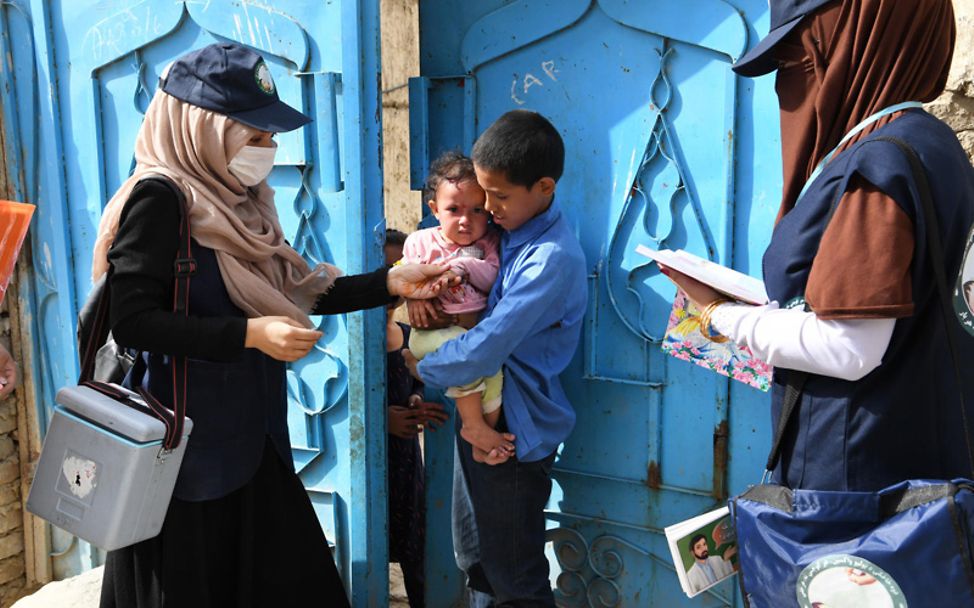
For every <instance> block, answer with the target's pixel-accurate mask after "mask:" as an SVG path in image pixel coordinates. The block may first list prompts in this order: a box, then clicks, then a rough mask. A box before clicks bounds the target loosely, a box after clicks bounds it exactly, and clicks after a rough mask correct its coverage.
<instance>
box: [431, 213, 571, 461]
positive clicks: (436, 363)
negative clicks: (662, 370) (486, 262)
mask: <svg viewBox="0 0 974 608" xmlns="http://www.w3.org/2000/svg"><path fill="white" fill-rule="evenodd" d="M586 291H587V287H586V279H585V255H584V254H583V253H582V248H581V247H580V246H579V244H578V239H576V238H575V235H574V234H573V233H572V230H571V227H570V226H569V224H568V221H567V220H566V219H565V217H564V216H563V215H562V213H561V211H560V210H559V209H558V208H557V207H556V206H555V205H554V204H552V205H551V207H549V208H548V210H547V211H545V212H543V213H541V214H540V215H538V216H536V217H534V218H532V219H531V220H529V221H527V222H525V223H524V225H522V226H521V227H519V228H517V229H516V230H514V231H511V232H505V233H504V235H503V237H502V239H501V267H500V273H499V274H498V278H497V281H496V282H495V283H494V287H493V289H492V290H491V292H490V297H489V298H488V300H487V308H486V309H485V311H484V316H483V318H482V319H481V320H480V322H479V323H478V324H477V325H476V326H475V327H474V328H473V329H471V330H470V331H468V332H467V333H465V334H463V335H462V336H460V337H458V338H456V339H454V340H451V341H449V342H447V343H445V344H443V345H442V346H440V348H438V349H437V350H436V351H435V352H433V353H430V354H429V355H427V356H426V357H425V358H424V359H423V360H422V361H421V362H420V364H419V374H420V375H421V376H422V377H423V381H424V382H426V383H428V384H431V385H434V386H440V387H445V386H458V385H462V384H468V383H470V382H473V381H474V380H476V379H477V378H483V377H487V376H492V375H493V374H496V373H497V371H498V370H499V369H501V367H502V366H503V368H504V393H503V407H504V417H505V419H506V421H507V427H508V430H509V431H510V432H511V433H513V434H514V435H515V438H516V439H515V442H514V445H515V448H516V450H517V457H518V458H519V459H520V460H522V461H525V462H530V461H535V460H541V459H542V458H545V457H546V456H548V455H549V454H551V453H552V452H554V451H555V449H557V448H558V445H559V444H560V443H561V442H563V441H564V440H565V439H566V438H567V437H568V435H569V433H571V431H572V427H574V426H575V411H574V410H573V409H572V406H571V404H570V403H569V402H568V398H567V397H566V396H565V391H564V390H563V389H562V387H561V382H560V381H559V380H558V374H560V373H561V372H562V371H563V370H564V369H565V368H566V367H567V366H568V363H569V361H571V358H572V356H573V355H574V353H575V348H576V347H577V346H578V338H579V334H580V333H581V327H582V317H583V316H584V314H585V306H586V302H587V295H586Z"/></svg>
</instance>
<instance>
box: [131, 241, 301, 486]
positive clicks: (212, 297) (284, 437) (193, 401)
mask: <svg viewBox="0 0 974 608" xmlns="http://www.w3.org/2000/svg"><path fill="white" fill-rule="evenodd" d="M193 258H195V260H196V267H197V269H196V274H194V275H193V277H192V279H191V280H190V287H189V314H191V315H193V316H196V317H228V316H230V317H243V316H245V315H244V313H243V311H241V310H240V309H239V308H237V306H236V305H235V304H234V303H233V302H232V301H231V300H230V296H229V294H227V290H226V287H225V286H224V284H223V277H222V275H221V274H220V268H219V266H218V265H217V260H216V255H215V254H214V253H213V250H212V249H208V248H206V247H202V246H201V245H200V244H199V243H197V242H196V241H195V240H194V241H193ZM143 386H145V387H146V388H147V389H148V390H149V392H150V393H152V394H153V395H154V396H155V397H156V398H157V399H159V400H160V401H161V402H162V403H164V404H166V405H169V406H171V404H172V368H171V367H170V365H169V357H167V356H164V355H159V354H151V355H149V357H148V372H147V374H146V376H145V378H144V379H143ZM186 390H187V404H186V414H187V416H189V417H190V418H192V420H193V433H192V435H191V436H190V438H189V444H188V445H187V446H186V455H185V456H184V458H183V464H182V468H181V469H180V470H179V477H178V479H177V480H176V489H175V490H174V491H173V495H174V496H175V497H176V498H179V499H181V500H191V501H201V500H212V499H215V498H220V497H222V496H226V495H227V494H229V493H230V492H232V491H234V490H236V489H238V488H240V487H242V486H244V485H245V484H246V483H247V482H248V481H250V479H251V478H252V477H253V476H254V474H255V473H256V471H257V467H258V466H259V465H260V462H261V457H262V456H263V453H264V445H265V443H266V440H267V439H266V438H267V437H268V436H269V437H270V439H271V441H272V442H273V443H274V447H275V448H277V451H278V453H279V454H280V456H281V460H282V461H283V462H284V463H285V466H288V467H290V468H292V470H293V467H294V465H293V461H292V460H291V448H290V445H291V444H290V439H289V437H288V429H287V417H286V408H287V392H286V391H287V385H286V383H285V364H284V363H283V362H281V361H277V360H275V359H272V358H271V357H268V356H267V355H265V354H263V353H262V352H260V351H258V350H257V349H254V348H248V349H245V350H244V351H243V353H242V354H241V355H240V357H239V358H238V359H237V360H235V361H231V362H228V363H223V362H216V361H204V360H201V359H189V365H188V374H187V388H186Z"/></svg>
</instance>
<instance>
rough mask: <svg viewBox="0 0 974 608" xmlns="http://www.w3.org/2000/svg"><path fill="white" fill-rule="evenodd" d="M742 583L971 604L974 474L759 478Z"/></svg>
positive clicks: (845, 602)
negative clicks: (820, 481)
mask: <svg viewBox="0 0 974 608" xmlns="http://www.w3.org/2000/svg"><path fill="white" fill-rule="evenodd" d="M880 139H883V140H885V141H889V142H891V143H893V144H896V145H897V146H899V148H900V149H901V150H902V151H903V153H904V154H905V155H906V157H907V158H908V159H909V161H910V165H911V168H912V171H913V174H914V178H915V179H916V183H917V187H918V190H919V194H920V198H921V199H922V200H921V202H922V204H923V209H924V214H925V215H926V220H927V221H926V224H927V236H928V241H929V243H930V254H931V260H932V262H933V266H934V273H935V275H936V279H937V288H938V291H939V296H940V302H941V305H942V308H943V310H942V312H943V317H944V322H945V323H946V324H947V325H948V327H947V332H946V333H947V342H948V346H949V348H950V351H951V355H952V357H953V361H954V371H955V372H956V374H957V380H958V397H959V398H958V401H959V403H960V408H961V413H962V415H963V422H964V426H965V434H966V438H967V451H968V457H969V459H970V460H971V464H972V466H971V469H972V471H974V450H972V448H971V437H970V427H969V426H968V425H967V415H966V409H965V406H964V396H963V394H962V392H961V390H960V388H959V387H960V386H961V385H960V370H959V367H958V361H957V349H956V346H955V344H954V336H953V333H952V332H951V331H950V327H949V323H950V319H951V318H952V317H953V315H952V313H951V309H950V297H949V292H948V290H947V279H946V276H945V271H944V268H945V266H944V254H943V250H942V247H941V245H940V236H939V234H940V232H939V229H938V227H937V221H936V220H937V216H936V212H935V210H934V208H933V200H932V197H931V194H930V186H929V183H928V181H927V177H926V172H925V171H924V169H923V165H922V164H921V163H920V159H919V158H918V157H917V155H916V153H915V152H914V151H913V149H912V148H911V147H910V146H909V145H907V144H906V143H905V142H903V141H902V140H899V139H895V138H880ZM807 377H808V376H807V374H805V373H802V372H794V371H792V372H789V378H788V384H787V387H786V391H785V399H784V404H783V406H782V410H781V416H780V418H779V421H778V426H777V428H776V429H775V436H774V442H773V445H772V448H771V454H770V456H769V457H768V463H767V467H766V468H767V470H768V471H772V470H774V468H775V467H776V466H777V464H778V459H779V457H780V454H781V443H782V439H783V437H784V435H785V430H786V429H787V428H788V424H789V421H790V420H791V419H792V418H795V417H796V416H795V414H796V409H797V407H796V406H797V405H798V404H799V401H800V397H801V393H802V389H803V385H804V383H805V380H806V379H807ZM730 508H731V513H732V516H733V518H734V524H735V526H736V529H737V539H738V551H739V555H740V564H741V569H740V577H739V581H740V585H741V592H742V595H743V596H744V601H745V604H746V605H748V606H750V607H751V608H789V607H796V606H797V607H801V608H908V607H910V608H927V607H932V606H974V555H972V547H971V543H972V540H974V537H972V530H974V482H972V481H970V480H966V479H955V480H949V481H948V480H910V481H903V482H901V483H898V484H896V485H894V486H892V487H888V488H885V489H883V490H880V491H878V492H835V491H817V490H792V489H790V488H787V487H784V486H780V485H776V484H771V483H763V484H761V485H757V486H752V487H751V488H749V489H748V490H747V491H746V492H744V493H743V494H741V495H739V496H737V497H735V498H733V499H731V501H730Z"/></svg>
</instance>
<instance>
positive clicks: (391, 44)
mask: <svg viewBox="0 0 974 608" xmlns="http://www.w3.org/2000/svg"><path fill="white" fill-rule="evenodd" d="M381 8H382V138H383V140H382V143H383V150H382V162H383V171H384V174H385V177H384V184H383V192H384V194H385V205H386V224H387V225H388V226H389V227H390V228H397V229H399V230H402V231H404V232H406V233H409V232H412V231H413V230H415V229H416V224H417V223H418V222H419V218H420V217H421V214H420V205H421V204H422V203H421V201H420V198H421V197H420V195H419V192H413V191H412V190H410V188H409V89H408V86H407V85H408V83H409V78H410V77H412V76H419V0H382V6H381Z"/></svg>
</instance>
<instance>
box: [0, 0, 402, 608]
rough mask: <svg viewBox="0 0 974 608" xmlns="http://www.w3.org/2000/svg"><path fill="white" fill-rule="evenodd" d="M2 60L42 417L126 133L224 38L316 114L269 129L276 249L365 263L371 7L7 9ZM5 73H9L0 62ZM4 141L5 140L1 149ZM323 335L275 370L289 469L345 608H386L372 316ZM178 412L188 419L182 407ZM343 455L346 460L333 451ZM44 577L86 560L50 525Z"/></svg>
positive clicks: (179, 4)
mask: <svg viewBox="0 0 974 608" xmlns="http://www.w3.org/2000/svg"><path fill="white" fill-rule="evenodd" d="M0 19H2V21H0V26H2V28H0V33H2V39H0V42H2V44H3V49H2V50H3V56H4V57H10V58H11V59H10V61H9V62H6V63H5V68H4V71H3V74H2V76H0V80H2V81H3V84H5V85H8V86H5V87H4V94H3V95H4V96H3V97H2V103H3V106H2V107H3V115H4V116H5V117H8V119H7V120H4V121H3V123H2V125H0V126H2V127H3V133H4V141H5V143H6V144H7V150H5V152H9V151H11V150H12V151H14V152H16V153H15V154H13V153H5V155H4V156H5V160H6V171H7V175H8V177H9V178H10V180H11V182H12V183H13V184H14V186H15V188H16V192H17V193H18V196H19V197H20V198H22V199H24V200H30V201H31V202H35V203H37V204H38V214H37V220H36V222H35V225H34V227H33V236H32V245H33V253H34V256H33V274H32V276H31V279H32V280H31V281H29V282H28V284H27V285H25V286H24V288H23V289H22V291H23V295H22V300H23V302H22V306H23V307H24V308H25V309H26V310H29V311H31V321H32V327H31V328H30V334H31V336H32V337H33V339H34V344H33V349H32V351H33V361H34V362H35V365H33V366H31V374H32V376H33V380H34V383H35V387H36V390H35V395H34V398H35V402H36V403H37V404H38V408H39V410H40V411H39V414H40V418H41V421H42V425H43V424H45V423H46V416H47V415H49V414H50V411H51V408H52V407H53V403H54V401H53V396H54V394H55V392H56V391H57V389H58V388H60V387H61V386H64V385H65V384H69V383H71V382H72V381H74V379H75V378H76V377H77V359H76V355H75V345H74V335H73V334H74V318H75V315H76V311H77V308H78V305H79V304H80V303H81V302H82V301H83V300H84V298H85V296H86V294H87V293H88V290H89V287H90V272H91V250H92V245H93V243H94V240H95V236H96V231H97V226H98V220H99V218H100V215H101V210H102V208H103V207H104V205H105V204H106V203H107V201H108V199H109V198H110V197H111V195H112V194H113V193H114V192H115V190H116V189H117V188H118V186H119V185H120V184H121V183H122V182H123V181H124V180H125V179H126V178H127V176H128V175H129V174H130V171H131V169H132V167H133V166H134V158H133V154H134V140H135V135H136V133H137V131H138V128H139V126H140V124H141V122H142V117H143V115H144V113H145V111H146V108H147V107H148V104H149V102H150V101H151V99H152V96H153V94H154V93H155V90H156V87H157V85H158V79H159V76H160V75H161V74H162V73H163V71H164V69H165V67H166V66H167V64H168V63H169V62H171V61H172V60H173V59H174V58H176V57H177V56H179V55H182V54H183V53H185V52H187V51H189V50H191V49H194V48H199V47H201V46H204V45H206V44H210V43H212V42H216V41H224V40H232V41H237V42H240V43H243V44H246V45H249V46H250V47H252V48H254V49H255V50H257V51H258V52H260V53H262V54H263V55H264V57H265V58H266V60H267V63H268V65H269V67H270V69H271V72H272V74H273V77H274V80H275V84H276V85H277V89H278V93H279V95H280V96H281V98H282V99H284V100H285V101H286V102H288V103H289V104H291V105H293V106H295V107H297V108H300V109H302V110H303V111H304V112H306V113H308V114H309V115H311V116H313V117H314V118H315V122H313V123H312V124H311V125H310V126H309V127H307V128H304V129H300V130H298V131H296V132H292V133H285V134H280V135H279V136H278V137H277V141H278V146H279V148H278V153H277V158H276V163H275V168H274V170H273V173H272V174H271V177H270V178H269V182H270V183H271V185H272V186H273V187H274V188H275V190H276V202H277V208H278V213H279V215H280V219H281V224H282V226H283V228H284V230H285V234H286V235H287V238H288V240H289V241H290V242H291V243H292V244H293V245H294V247H295V248H296V249H297V250H298V251H299V252H301V253H302V254H303V255H304V256H305V257H306V258H307V259H308V260H309V262H312V263H316V262H329V263H333V264H337V265H339V266H340V267H342V268H344V269H345V270H346V271H347V272H349V273H354V272H361V271H364V270H370V269H372V268H375V267H377V266H378V265H379V264H380V263H381V262H380V260H381V258H380V256H381V243H380V242H379V241H378V240H377V238H376V235H377V234H379V233H381V232H382V228H383V221H382V200H381V187H382V175H381V164H380V162H379V153H380V146H381V124H380V115H379V105H378V100H379V91H378V83H377V82H376V79H375V78H374V74H375V73H376V72H378V70H379V65H378V40H379V33H378V21H379V18H378V2H377V1H375V0H343V1H341V2H338V1H335V2H325V3H322V2H314V1H312V0H295V1H291V2H278V3H274V2H271V3H263V2H251V1H249V0H245V1H243V2H241V1H239V0H206V1H201V0H186V1H172V0H143V1H141V2H131V1H122V0H101V1H94V0H91V1H83V2H82V1H75V0H72V1H70V2H68V1H56V2H47V1H45V0H33V1H32V2H27V1H25V0H12V1H11V2H4V3H2V4H0ZM7 65H10V66H12V68H13V69H12V70H10V71H9V72H8V70H7V69H6V66H7ZM13 142H17V145H16V146H13V145H11V144H12V143H13ZM315 321H316V322H317V324H318V326H319V327H320V328H321V329H322V331H323V332H324V337H323V338H322V339H321V341H320V342H319V343H318V345H317V346H316V348H315V349H314V350H313V351H312V353H311V354H310V355H309V356H308V357H307V358H305V359H304V360H302V361H301V362H300V363H298V364H295V365H293V366H291V367H290V369H289V371H288V401H289V403H288V405H289V408H288V425H289V428H290V431H291V436H292V443H293V448H294V451H293V454H294V461H295V466H296V468H297V470H298V472H299V475H300V476H301V478H302V481H303V482H304V484H305V486H306V487H307V489H308V491H309V494H310V496H311V499H312V503H313V504H314V507H315V510H316V512H317V514H318V516H319V520H320V521H321V524H322V526H323V528H324V529H325V531H326V534H327V536H328V538H329V539H330V540H331V541H336V539H337V543H336V545H335V547H334V549H335V552H336V559H337V561H338V564H339V568H340V569H341V570H342V573H343V575H344V577H345V580H346V584H347V585H348V586H349V588H350V590H351V593H352V596H353V598H354V603H355V604H356V605H375V604H377V603H382V602H384V601H385V597H386V594H387V578H386V572H385V569H384V568H382V569H379V570H377V571H376V570H373V569H372V568H371V567H370V566H369V564H370V563H384V562H385V561H386V556H387V553H386V551H387V549H386V539H385V536H384V535H383V534H372V533H371V531H372V530H383V529H385V517H386V509H385V507H384V504H385V502H384V501H385V437H386V435H385V419H384V412H385V404H384V390H383V388H382V387H383V386H384V385H383V382H384V357H383V356H382V352H383V351H382V350H381V349H382V345H383V344H384V339H382V335H383V333H384V315H383V313H382V311H373V312H368V313H356V314H351V315H347V316H331V317H322V318H319V319H316V320H315ZM190 415H192V413H191V412H190ZM350 455H351V458H350ZM54 550H55V551H56V552H58V555H56V556H55V558H54V564H55V575H56V576H58V577H62V576H67V575H70V574H74V573H77V572H78V571H80V570H83V569H86V568H88V567H90V566H92V565H96V564H97V563H98V562H99V561H100V560H101V559H102V556H101V555H100V554H99V552H98V551H97V549H95V548H92V547H88V546H87V545H86V544H85V543H82V542H79V541H78V540H77V539H73V538H71V537H68V536H66V535H64V534H63V533H61V532H59V531H56V530H55V531H54Z"/></svg>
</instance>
